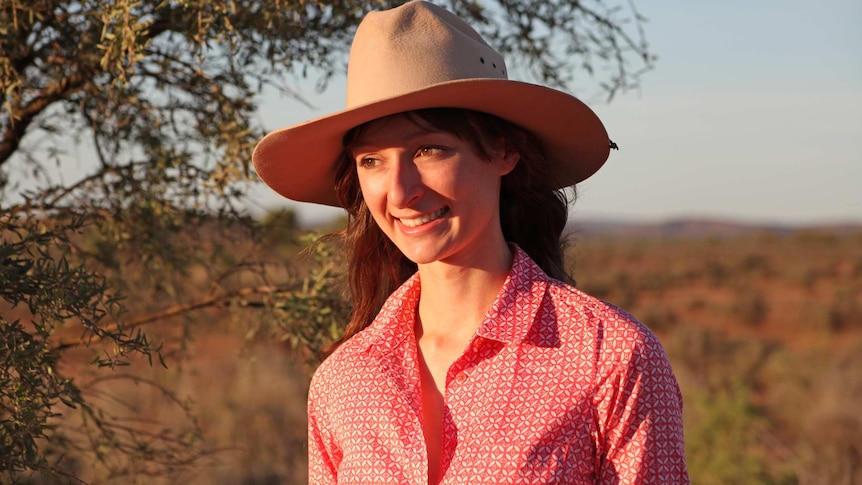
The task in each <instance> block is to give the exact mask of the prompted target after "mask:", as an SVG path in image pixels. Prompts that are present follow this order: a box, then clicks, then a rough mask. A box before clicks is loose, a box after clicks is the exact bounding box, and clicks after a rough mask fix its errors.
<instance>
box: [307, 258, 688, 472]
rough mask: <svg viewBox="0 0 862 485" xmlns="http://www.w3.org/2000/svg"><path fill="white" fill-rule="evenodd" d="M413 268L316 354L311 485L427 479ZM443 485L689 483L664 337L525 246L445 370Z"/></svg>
mask: <svg viewBox="0 0 862 485" xmlns="http://www.w3.org/2000/svg"><path fill="white" fill-rule="evenodd" d="M419 293H420V282H419V277H418V274H417V275H414V276H413V277H412V278H411V279H410V280H408V281H407V282H406V283H405V284H404V285H403V286H402V287H401V288H399V289H398V290H397V291H395V292H394V293H393V294H392V296H391V297H390V298H389V299H388V300H387V302H386V304H385V305H384V307H383V309H382V310H381V311H380V314H379V315H378V316H377V318H376V320H375V321H374V322H373V323H372V324H371V326H369V327H368V328H367V329H365V330H364V331H362V332H360V333H359V334H357V335H355V336H354V337H353V338H351V339H350V340H348V341H347V342H345V343H344V344H343V345H342V346H341V347H340V348H339V349H338V350H337V351H336V352H335V353H333V354H332V355H331V356H330V357H329V358H328V359H327V360H326V361H324V362H323V364H321V366H320V367H319V368H318V370H317V371H316V372H315V375H314V378H313V379H312V383H311V390H310V392H309V402H308V420H309V470H310V471H309V474H310V476H309V481H310V483H312V484H315V485H317V484H326V483H340V484H395V483H397V484H416V485H420V484H421V485H426V484H427V483H428V470H427V468H428V458H427V454H426V450H425V441H424V438H423V431H422V421H421V420H422V409H421V406H422V404H421V403H422V397H421V395H420V393H421V391H420V382H419V361H418V354H417V349H416V340H415V337H414V334H413V324H414V315H415V310H416V307H417V304H418V301H419ZM445 403H446V411H445V416H444V423H443V459H442V461H443V464H442V469H443V473H442V479H441V481H440V483H441V484H446V485H449V484H481V483H500V484H503V483H506V484H528V483H530V484H533V483H535V484H540V483H541V484H549V483H558V484H563V483H565V484H662V485H670V484H687V483H689V479H688V474H687V472H686V467H685V452H684V446H683V433H682V419H681V411H682V397H681V394H680V391H679V386H678V385H677V382H676V378H675V377H674V375H673V372H672V371H671V368H670V365H669V363H668V360H667V357H666V355H665V353H664V350H663V349H662V347H661V344H660V343H659V342H658V340H657V339H656V338H655V336H654V335H653V334H652V333H651V332H650V331H649V330H648V329H647V328H646V327H645V326H643V325H642V324H641V323H639V322H638V321H636V320H635V319H634V318H632V317H631V316H630V315H628V314H626V313H624V312H623V311H622V310H620V309H618V308H616V307H613V306H611V305H608V304H607V303H603V302H601V301H598V300H596V299H595V298H592V297H590V296H588V295H586V294H584V293H581V292H580V291H578V290H576V289H574V288H572V287H570V286H567V285H565V284H563V283H560V282H559V281H556V280H553V279H551V278H549V277H548V276H547V275H546V274H545V273H544V272H543V271H542V270H541V269H540V268H539V267H538V266H537V265H536V264H535V263H534V262H533V261H532V260H531V259H530V258H529V257H528V256H527V255H526V254H525V253H524V252H523V251H522V250H521V249H519V248H516V251H515V258H514V263H513V266H512V270H511V272H510V273H509V276H508V278H507V279H506V282H505V284H504V285H503V288H502V290H501V291H500V294H499V295H498V296H497V299H496V301H495V303H494V304H493V306H492V307H491V309H490V310H489V311H488V313H487V315H486V316H485V319H484V321H483V322H482V324H481V326H480V327H479V329H478V331H477V332H476V334H475V336H474V337H473V339H472V341H471V343H470V344H469V346H468V348H467V349H466V350H465V352H464V353H463V355H462V356H461V357H460V358H459V359H458V360H457V361H456V362H455V363H454V364H453V365H452V367H451V368H450V370H449V373H448V375H447V378H446V392H445Z"/></svg>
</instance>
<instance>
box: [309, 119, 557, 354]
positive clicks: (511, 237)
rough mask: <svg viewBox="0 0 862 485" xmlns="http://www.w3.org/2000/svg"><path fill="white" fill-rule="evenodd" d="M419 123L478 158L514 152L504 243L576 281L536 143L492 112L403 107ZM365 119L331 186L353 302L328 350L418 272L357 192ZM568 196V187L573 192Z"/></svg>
mask: <svg viewBox="0 0 862 485" xmlns="http://www.w3.org/2000/svg"><path fill="white" fill-rule="evenodd" d="M404 115H406V116H407V117H408V118H409V119H410V120H411V121H412V122H414V123H416V124H417V125H419V126H424V127H428V128H430V129H434V130H439V131H444V132H447V133H451V134H454V135H455V136H457V137H459V138H461V139H462V140H466V141H468V142H470V143H472V144H473V146H474V147H475V148H476V150H477V152H478V153H479V155H480V156H482V157H483V158H485V159H488V160H490V159H491V154H492V151H493V150H494V144H493V143H494V142H495V141H497V140H501V139H502V140H504V142H505V143H506V144H507V150H512V151H515V152H518V153H519V154H520V161H519V162H518V163H517V165H516V166H515V168H514V169H513V170H512V171H511V172H510V173H509V174H507V175H505V176H504V177H503V178H502V181H501V189H500V223H501V226H502V229H503V236H504V238H505V239H506V240H507V241H510V242H513V243H515V244H517V245H518V246H520V247H521V249H523V250H524V251H525V252H526V253H527V254H528V255H529V256H530V257H531V258H532V259H533V260H534V261H535V262H536V263H537V264H538V265H539V267H541V268H542V269H543V270H544V271H545V272H546V273H547V274H548V275H550V276H551V277H553V278H556V279H558V280H561V281H565V282H567V283H570V284H574V281H573V280H572V278H571V277H570V276H569V275H568V273H567V272H566V271H565V269H564V266H563V248H564V241H563V240H562V239H561V235H562V232H563V229H564V228H565V225H566V222H567V220H568V197H567V194H566V192H565V191H564V190H562V189H556V187H558V186H559V185H558V184H557V183H556V181H555V180H553V179H552V178H551V176H550V174H549V173H548V170H547V168H546V167H547V166H548V163H547V160H546V159H545V155H544V153H543V151H542V149H541V147H540V146H539V143H538V141H537V140H536V139H535V138H534V137H533V136H532V135H530V134H529V133H528V132H526V131H524V130H522V129H520V128H519V127H517V126H515V125H513V124H511V123H509V122H507V121H505V120H503V119H501V118H498V117H496V116H493V115H490V114H486V113H481V112H477V111H471V110H465V109H457V108H431V109H423V110H417V111H410V112H408V113H404ZM366 126H367V124H365V125H360V126H358V127H356V128H354V129H352V130H350V131H349V132H348V133H347V134H346V135H345V136H344V139H343V145H344V150H343V151H342V153H341V157H340V160H339V162H338V172H337V175H336V179H335V191H336V194H337V196H338V200H339V203H340V204H341V206H342V207H344V208H345V209H347V214H348V221H347V227H346V228H345V229H344V230H343V231H341V232H340V233H338V235H341V236H342V237H343V238H344V244H345V246H346V251H347V257H348V285H349V288H350V293H351V297H352V300H353V301H352V303H353V313H352V315H351V318H350V322H349V323H348V325H347V328H346V329H345V332H344V335H343V336H342V337H341V339H340V340H338V341H337V342H335V343H334V344H333V345H332V346H330V347H329V348H328V349H327V350H326V353H327V354H328V353H331V352H332V351H333V350H335V348H337V347H338V346H339V345H340V344H341V343H343V342H345V341H346V340H347V339H349V338H350V337H352V336H353V335H355V334H357V333H358V332H360V331H361V330H362V329H364V328H365V327H367V326H368V325H370V324H371V322H372V321H373V320H374V317H375V316H376V315H377V312H378V311H380V308H381V307H382V306H383V303H384V301H385V300H386V298H387V297H388V296H389V294H391V293H392V292H393V291H395V290H396V289H397V288H398V287H399V286H400V285H401V284H402V283H404V281H406V280H407V279H408V278H409V277H410V275H412V274H413V273H414V272H415V271H416V265H415V264H414V263H413V262H411V261H410V260H409V259H407V258H406V257H405V256H404V255H403V254H401V252H400V251H399V250H398V248H397V247H396V246H395V245H394V244H393V243H392V242H391V241H390V240H389V238H387V237H386V236H385V235H384V234H383V232H382V231H381V230H380V229H379V228H378V227H377V224H376V223H375V222H374V219H373V218H372V216H371V212H370V211H369V210H368V207H367V206H366V205H365V201H364V200H363V198H362V193H361V191H360V190H359V180H358V177H357V175H356V163H355V162H354V161H353V159H352V157H351V155H350V148H351V145H352V144H353V143H355V142H356V140H358V139H359V138H360V137H361V136H362V134H363V132H364V130H365V127H366ZM571 193H572V198H574V191H573V190H572V192H571Z"/></svg>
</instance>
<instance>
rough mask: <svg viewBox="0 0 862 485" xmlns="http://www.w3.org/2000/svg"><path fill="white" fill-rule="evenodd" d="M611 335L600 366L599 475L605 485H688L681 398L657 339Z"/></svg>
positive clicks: (644, 333)
mask: <svg viewBox="0 0 862 485" xmlns="http://www.w3.org/2000/svg"><path fill="white" fill-rule="evenodd" d="M637 325H638V329H639V331H638V332H631V333H630V334H628V335H615V336H607V337H609V338H608V339H607V340H609V342H605V343H604V344H602V347H604V348H603V351H602V352H600V354H603V353H605V352H606V355H608V356H609V357H610V358H608V359H607V362H599V367H598V371H599V374H598V377H599V382H598V390H597V394H596V409H597V413H598V423H597V424H598V435H599V436H598V443H597V452H598V453H597V454H598V463H597V468H598V470H597V472H598V476H599V483H601V484H603V485H604V484H633V485H635V484H636V485H641V484H643V485H646V484H661V485H677V484H679V485H687V484H689V483H690V482H689V477H688V472H687V470H686V465H685V442H684V437H683V428H682V393H681V392H680V389H679V385H678V383H677V381H676V377H675V376H674V374H673V371H672V370H671V367H670V363H669V362H668V359H667V355H666V354H665V352H664V349H663V348H662V347H661V344H660V343H659V342H658V339H656V337H655V336H654V335H653V334H652V333H651V332H650V331H649V330H648V329H646V327H643V326H642V325H641V324H637Z"/></svg>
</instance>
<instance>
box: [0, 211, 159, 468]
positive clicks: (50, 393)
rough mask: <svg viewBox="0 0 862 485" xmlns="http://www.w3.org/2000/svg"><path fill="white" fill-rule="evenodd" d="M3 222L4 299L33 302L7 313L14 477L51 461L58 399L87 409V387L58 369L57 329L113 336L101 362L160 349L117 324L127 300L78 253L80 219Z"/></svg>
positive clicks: (3, 415) (3, 379)
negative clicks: (45, 444) (73, 240)
mask: <svg viewBox="0 0 862 485" xmlns="http://www.w3.org/2000/svg"><path fill="white" fill-rule="evenodd" d="M0 222H2V227H0V231H2V233H0V234H2V240H0V298H2V303H3V304H4V307H5V308H7V309H8V312H9V313H11V312H13V311H16V310H18V307H21V306H23V307H26V308H24V309H20V310H19V312H20V313H22V316H24V317H26V319H27V323H26V324H25V323H22V321H21V319H16V320H14V321H8V320H7V318H6V317H0V342H2V344H0V362H2V365H0V433H2V435H0V457H2V458H0V470H3V471H5V472H7V473H11V474H13V476H14V474H15V473H18V472H23V471H28V470H48V469H50V468H51V466H50V465H49V463H48V460H47V452H46V451H45V450H44V449H43V448H42V447H41V446H40V442H41V441H42V440H48V441H51V440H52V439H54V438H56V437H57V432H56V427H55V426H54V425H53V424H52V423H51V418H53V417H54V416H56V415H57V413H58V410H57V409H56V407H57V406H58V405H62V406H65V407H66V408H79V407H81V408H86V405H85V401H84V399H83V397H82V394H81V391H80V389H79V388H78V387H77V386H76V384H75V383H74V382H73V381H72V380H71V379H70V378H67V377H65V376H64V375H63V374H62V372H61V370H60V369H59V365H58V364H59V361H60V359H61V358H62V357H63V354H64V349H63V348H61V347H58V346H56V345H55V343H54V342H53V338H52V337H53V336H54V334H55V332H56V331H58V330H59V329H61V328H62V327H64V326H66V325H68V324H76V325H79V326H80V328H81V330H80V331H81V332H82V335H81V339H82V340H84V341H86V340H88V339H93V338H97V339H105V340H108V341H110V342H112V344H113V349H112V351H111V352H110V353H108V352H106V353H105V354H104V355H101V356H98V357H97V358H96V360H95V362H96V363H97V364H98V365H100V366H108V367H113V366H117V365H122V364H125V363H126V362H127V356H128V355H129V354H131V353H137V354H142V355H144V356H146V357H147V358H152V356H153V355H158V351H157V349H153V348H152V347H151V346H150V344H149V342H148V341H147V339H146V336H145V335H143V334H142V333H137V334H135V335H131V334H129V333H128V332H126V331H125V330H124V329H123V327H122V325H120V326H116V325H113V324H115V323H116V320H115V318H116V316H117V315H118V314H119V313H120V312H121V310H122V307H121V306H120V299H119V298H118V296H117V295H115V294H113V293H111V292H110V291H109V289H108V287H107V284H106V282H105V279H104V277H102V276H101V275H100V274H98V273H96V272H95V271H93V270H91V269H90V268H88V267H87V266H86V265H85V264H84V263H83V262H80V261H76V260H75V258H74V257H73V256H72V251H71V246H70V243H69V239H68V236H69V233H74V232H76V231H78V230H80V228H81V227H82V225H83V224H84V221H83V220H82V219H81V218H74V219H72V220H69V221H68V222H63V221H61V220H52V221H45V222H40V223H37V224H35V225H33V224H29V225H28V224H25V223H23V222H22V221H21V220H20V219H19V218H18V217H17V216H16V215H13V214H11V213H9V212H6V211H2V212H0ZM7 314H8V313H7ZM98 424H99V425H103V426H110V424H106V423H104V422H101V421H100V422H98Z"/></svg>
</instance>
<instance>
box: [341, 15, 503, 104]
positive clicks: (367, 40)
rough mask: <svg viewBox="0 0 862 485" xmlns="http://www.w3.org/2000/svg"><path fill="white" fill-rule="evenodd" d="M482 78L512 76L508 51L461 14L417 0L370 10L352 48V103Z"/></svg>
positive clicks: (349, 96) (349, 73)
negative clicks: (500, 50) (490, 41)
mask: <svg viewBox="0 0 862 485" xmlns="http://www.w3.org/2000/svg"><path fill="white" fill-rule="evenodd" d="M405 66H410V68H409V69H405ZM480 78H495V79H507V75H506V63H505V61H504V59H503V57H502V56H501V55H500V54H499V53H497V52H496V51H495V50H494V49H493V48H492V47H491V46H489V45H488V44H487V43H486V42H485V41H484V40H483V39H482V37H480V36H479V34H478V33H476V31H475V30H473V28H472V27H470V26H469V25H468V24H467V23H466V22H464V21H463V20H461V19H460V18H459V17H457V16H456V15H455V14H453V13H451V12H449V11H448V10H445V9H443V8H441V7H438V6H436V5H434V4H430V3H427V2H421V1H414V2H410V3H406V4H404V5H402V6H401V7H399V8H395V9H392V10H386V11H376V12H370V13H369V14H368V15H367V16H366V17H365V18H364V19H363V21H362V22H361V23H360V25H359V27H358V28H357V30H356V35H355V37H354V40H353V45H352V46H351V49H350V62H349V64H348V68H347V103H346V107H347V108H351V107H355V106H361V105H363V104H367V103H370V102H374V101H378V100H381V99H386V98H391V97H393V96H398V95H402V94H407V93H410V92H413V91H416V90H419V89H422V88H425V87H428V86H432V85H434V84H440V83H444V82H449V81H454V80H458V79H480Z"/></svg>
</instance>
